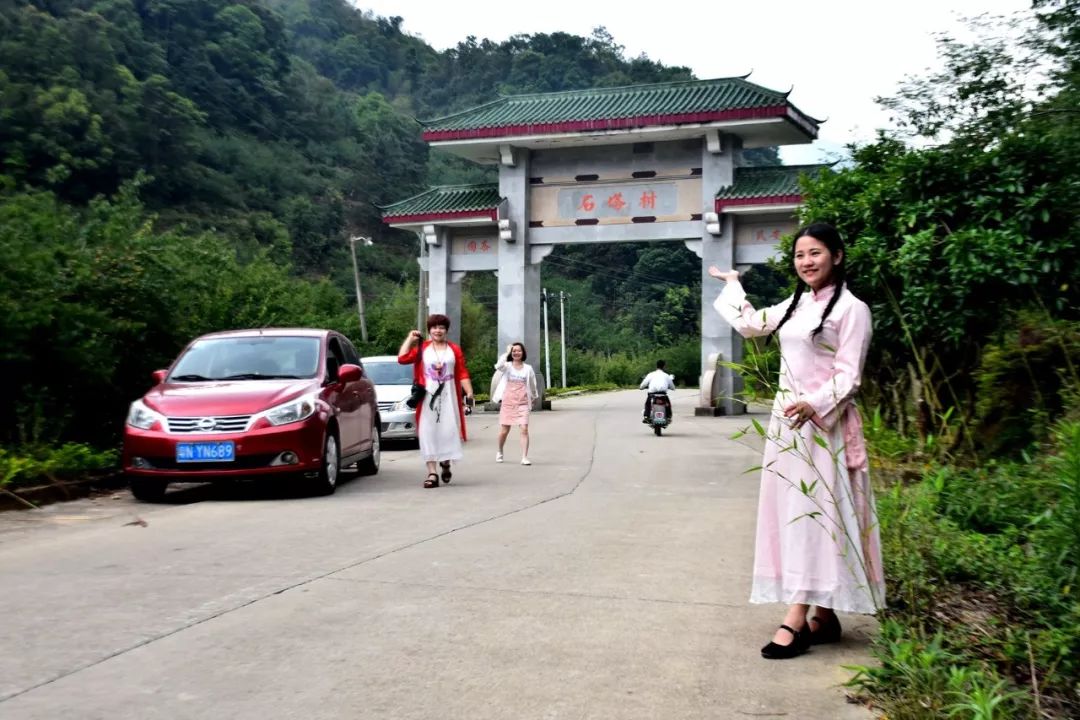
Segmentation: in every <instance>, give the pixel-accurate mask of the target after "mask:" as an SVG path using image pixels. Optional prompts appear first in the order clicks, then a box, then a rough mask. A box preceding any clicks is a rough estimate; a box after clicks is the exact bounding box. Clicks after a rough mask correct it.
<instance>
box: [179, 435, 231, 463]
mask: <svg viewBox="0 0 1080 720" xmlns="http://www.w3.org/2000/svg"><path fill="white" fill-rule="evenodd" d="M235 459H236V448H235V447H234V445H233V442H232V440H228V441H225V442H182V443H176V462H178V463H197V462H232V461H233V460H235Z"/></svg>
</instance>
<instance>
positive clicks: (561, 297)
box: [559, 290, 570, 387]
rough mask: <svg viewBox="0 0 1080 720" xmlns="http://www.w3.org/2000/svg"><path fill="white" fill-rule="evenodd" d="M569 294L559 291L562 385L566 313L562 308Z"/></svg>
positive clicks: (564, 380)
mask: <svg viewBox="0 0 1080 720" xmlns="http://www.w3.org/2000/svg"><path fill="white" fill-rule="evenodd" d="M569 297H570V296H569V295H566V294H565V293H563V291H562V290H560V291H559V328H560V329H561V330H562V332H560V333H559V334H560V335H562V386H563V387H566V313H565V311H564V309H563V301H564V300H565V299H566V298H569Z"/></svg>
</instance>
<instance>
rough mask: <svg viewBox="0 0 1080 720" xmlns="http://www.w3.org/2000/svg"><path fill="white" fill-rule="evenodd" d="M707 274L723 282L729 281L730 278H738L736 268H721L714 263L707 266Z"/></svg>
mask: <svg viewBox="0 0 1080 720" xmlns="http://www.w3.org/2000/svg"><path fill="white" fill-rule="evenodd" d="M709 275H711V276H712V277H714V278H716V279H717V280H723V281H724V282H731V281H732V280H738V279H739V271H738V270H721V269H720V268H718V267H716V266H715V265H710V266H709Z"/></svg>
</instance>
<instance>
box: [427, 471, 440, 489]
mask: <svg viewBox="0 0 1080 720" xmlns="http://www.w3.org/2000/svg"><path fill="white" fill-rule="evenodd" d="M424 487H426V488H437V487H439V476H438V475H436V474H435V473H430V474H428V476H427V480H425V481H424Z"/></svg>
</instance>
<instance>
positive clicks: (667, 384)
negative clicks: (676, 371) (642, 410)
mask: <svg viewBox="0 0 1080 720" xmlns="http://www.w3.org/2000/svg"><path fill="white" fill-rule="evenodd" d="M638 387H640V388H642V389H645V388H648V390H649V392H665V391H667V390H674V389H675V376H674V375H668V374H667V373H666V372H664V371H663V370H659V369H658V370H653V371H652V372H651V373H649V374H648V375H646V376H645V379H644V380H642V381H641V385H639V386H638Z"/></svg>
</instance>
